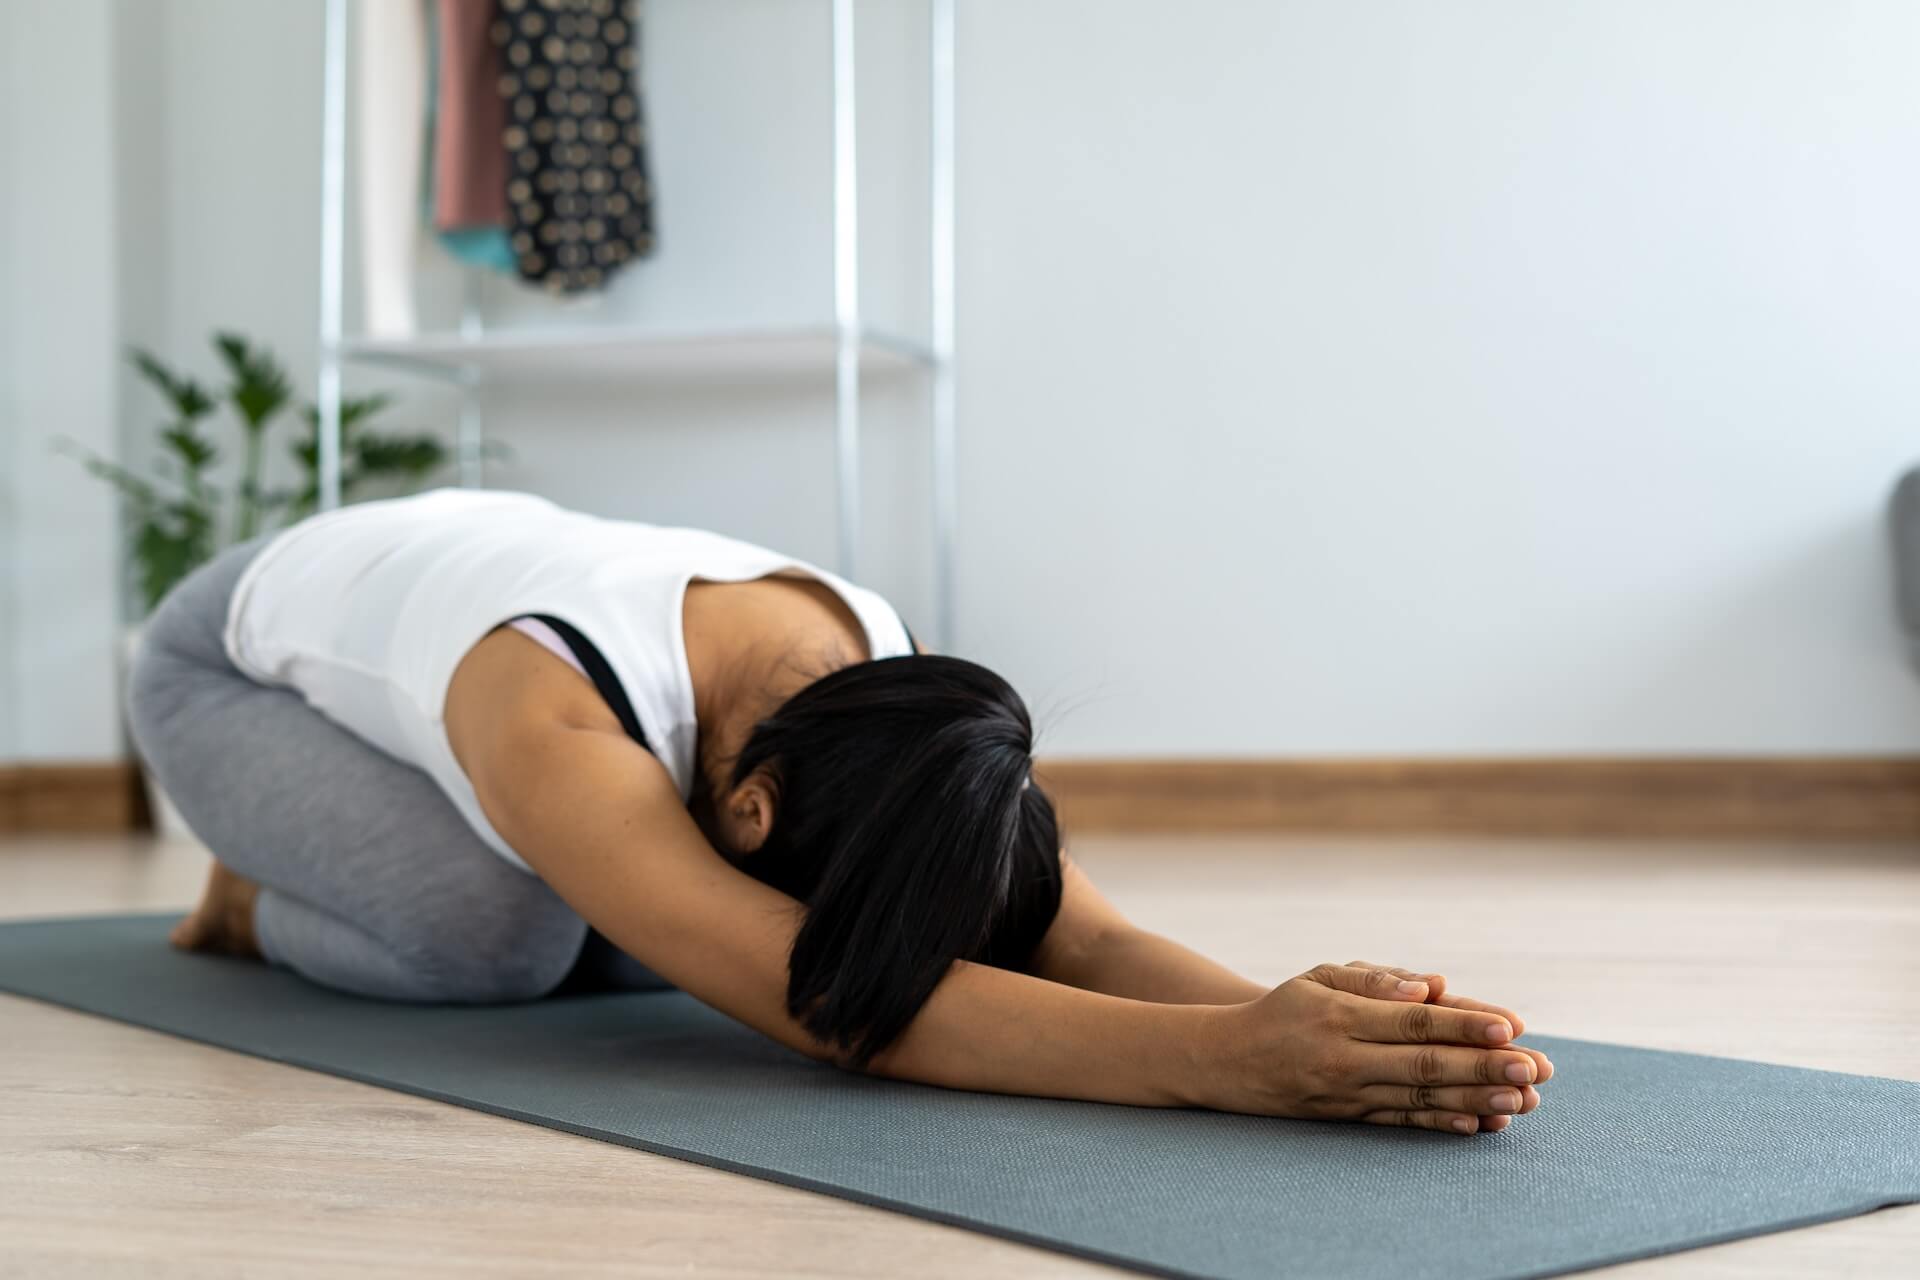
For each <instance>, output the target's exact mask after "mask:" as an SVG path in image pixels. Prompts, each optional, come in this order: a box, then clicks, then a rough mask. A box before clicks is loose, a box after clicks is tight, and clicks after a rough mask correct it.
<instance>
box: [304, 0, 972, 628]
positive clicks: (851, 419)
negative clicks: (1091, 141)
mask: <svg viewBox="0 0 1920 1280" xmlns="http://www.w3.org/2000/svg"><path fill="white" fill-rule="evenodd" d="M348 2H349V0H324V4H325V6H326V11H325V59H324V67H323V72H322V116H321V156H320V314H319V327H320V348H319V372H318V388H317V390H318V394H317V397H316V402H317V405H318V408H319V417H320V439H319V472H320V474H319V481H320V494H319V499H320V501H319V505H320V508H321V509H322V510H328V509H331V508H333V507H337V506H339V505H340V475H341V457H340V407H341V387H342V381H343V376H344V372H345V366H346V365H347V364H348V363H350V362H367V363H376V364H380V365H382V366H384V367H387V368H392V369H400V370H404V371H407V372H411V373H418V374H425V375H429V376H440V377H446V378H450V379H451V380H452V381H453V382H454V383H455V384H456V385H458V387H459V388H460V411H459V418H458V426H457V428H456V432H455V447H454V456H455V459H456V462H457V464H458V469H459V476H460V483H461V484H463V485H479V484H483V483H484V482H485V478H486V476H485V463H484V456H483V450H482V444H483V441H484V438H485V431H486V419H485V411H484V408H485V406H484V398H485V397H484V394H483V393H484V390H485V385H486V376H485V375H486V370H485V368H484V364H483V360H482V358H481V357H483V356H484V355H486V354H487V353H488V352H490V351H497V350H499V349H500V346H501V344H502V340H505V342H506V343H508V344H511V343H514V342H516V341H517V340H520V339H524V340H525V344H526V346H528V347H539V346H543V345H546V344H554V345H563V344H564V343H565V342H566V340H567V338H566V335H565V334H564V333H562V334H559V335H556V334H554V333H551V332H547V331H539V330H532V331H524V332H523V331H513V330H495V331H491V332H489V331H488V330H487V328H486V325H485V321H484V318H483V316H482V314H481V308H480V303H479V271H480V269H479V268H474V267H469V268H467V269H466V270H467V276H466V290H465V297H464V300H463V305H462V307H461V316H460V327H459V330H458V332H457V333H456V334H453V335H441V336H438V337H430V338H426V339H424V340H423V343H422V347H423V351H422V352H421V353H419V354H417V355H409V353H408V352H407V351H406V349H405V347H406V344H405V342H392V341H384V340H378V339H356V338H350V337H349V336H348V335H347V333H346V331H345V323H344V301H343V300H344V295H345V291H346V279H345V270H346V256H345V247H346V223H347V211H346V177H347V5H348ZM826 3H827V4H828V5H829V6H830V9H831V19H832V74H833V321H832V334H833V356H834V359H833V375H834V433H833V447H834V477H835V490H834V507H835V513H834V514H835V529H836V535H837V554H838V557H839V558H838V562H837V564H836V566H835V568H836V571H837V572H838V573H839V574H840V575H841V576H842V577H846V578H849V579H853V578H854V577H855V575H856V572H857V567H858V561H859V545H860V535H861V501H860V372H861V354H862V348H863V347H868V348H880V349H882V350H884V351H886V352H887V353H888V354H889V355H891V356H895V357H904V358H906V359H909V360H911V361H913V362H915V363H917V364H918V365H920V366H922V367H924V369H925V370H926V374H927V391H928V396H927V425H928V441H929V455H930V459H931V465H930V468H929V470H930V475H929V477H928V479H929V484H930V490H931V515H932V526H933V613H934V617H933V636H934V642H935V644H936V646H937V647H939V648H941V649H949V648H950V647H951V646H952V643H953V632H954V623H955V616H954V611H955V601H954V539H955V536H956V528H955V515H956V507H957V499H956V483H955V476H954V471H955V465H956V452H955V428H956V418H955V388H954V369H953V358H954V204H955V193H954V23H955V11H956V7H957V5H956V0H926V4H927V15H928V41H927V51H928V65H927V71H928V88H929V94H930V98H929V102H928V106H929V113H928V136H927V159H928V163H927V171H928V172H927V178H928V195H929V216H928V245H929V253H928V261H927V271H928V283H929V289H928V298H929V314H928V316H927V330H928V335H929V337H928V340H927V342H926V343H924V344H922V343H919V342H916V341H912V340H906V339H900V338H897V337H893V336H891V335H886V334H883V333H878V332H876V331H874V330H871V329H866V328H863V326H862V323H861V317H860V190H859V148H858V123H859V115H858V111H857V108H856V103H855V94H854V90H855V81H856V78H857V75H856V73H857V69H858V67H857V63H856V60H855V43H854V0H826ZM814 331H815V330H809V331H808V332H814ZM574 332H575V333H576V334H578V336H579V337H580V338H581V340H582V341H584V342H588V343H593V342H602V343H604V342H608V341H619V340H620V331H619V330H617V329H614V328H612V327H611V326H609V327H608V329H606V330H604V331H601V332H598V333H592V334H589V333H584V332H581V331H578V330H576V331H574ZM768 336H769V335H767V334H766V333H765V332H764V331H762V332H758V333H754V334H751V335H748V334H742V335H741V337H740V340H741V341H742V342H743V343H751V342H754V341H764V340H765V339H766V338H767V337H768ZM700 337H701V338H702V339H703V340H706V341H708V342H711V341H713V340H715V339H716V338H717V337H720V335H700ZM632 340H633V341H635V342H643V341H657V343H658V345H659V346H660V347H661V348H662V349H665V348H670V347H671V345H672V344H673V343H674V342H676V341H680V339H676V338H673V337H665V338H657V339H647V338H643V337H640V336H637V335H636V336H634V337H633V338H632ZM469 347H470V348H471V351H470V352H469V353H468V354H470V355H471V357H472V358H470V359H462V358H461V356H462V354H463V352H464V351H466V349H467V348H469ZM523 349H524V348H523Z"/></svg>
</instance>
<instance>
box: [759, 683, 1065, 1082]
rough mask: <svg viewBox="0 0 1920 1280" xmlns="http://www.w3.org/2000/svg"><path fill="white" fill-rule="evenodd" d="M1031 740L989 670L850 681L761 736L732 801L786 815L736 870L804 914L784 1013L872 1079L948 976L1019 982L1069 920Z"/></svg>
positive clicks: (766, 725)
mask: <svg viewBox="0 0 1920 1280" xmlns="http://www.w3.org/2000/svg"><path fill="white" fill-rule="evenodd" d="M1032 753H1033V725H1032V722H1031V720H1030V719H1029V718H1028V715H1027V708H1026V704H1025V703H1024V702H1022V701H1021V699H1020V696H1019V695H1018V694H1017V693H1015V692H1014V691H1013V688H1012V686H1010V685H1008V684H1007V682H1006V681H1005V680H1003V679H1001V678H1000V677H999V676H997V675H995V674H994V673H993V672H992V671H989V670H988V669H987V668H985V667H983V666H980V665H979V664H978V663H974V662H968V661H967V660H965V659H963V658H954V657H949V656H947V655H944V654H911V655H906V656H902V657H896V658H880V659H877V660H873V661H867V662H858V663H854V664H853V665H851V666H847V667H842V668H841V669H840V670H838V671H835V672H833V673H832V674H830V675H827V676H823V677H821V678H820V679H818V680H816V681H814V682H813V683H812V684H810V685H808V686H806V687H805V688H803V689H802V690H801V691H800V692H799V693H797V694H795V695H793V696H792V697H791V698H789V699H787V701H786V702H784V703H783V704H781V706H780V707H779V708H778V709H777V710H775V711H774V713H773V714H772V715H770V716H768V717H767V718H766V719H764V720H762V721H760V722H759V723H758V724H757V725H755V726H754V729H753V733H752V735H751V736H750V737H749V738H748V739H747V742H746V745H745V746H744V747H743V748H742V749H741V752H740V755H739V756H738V758H737V759H735V760H734V762H733V767H732V770H731V778H730V780H729V782H728V784H727V785H728V788H729V789H731V788H732V787H734V786H737V785H739V783H740V782H741V781H743V780H744V779H745V778H746V777H747V775H748V774H750V773H752V772H753V771H754V770H755V769H756V768H760V767H763V766H764V767H766V768H767V769H768V772H769V773H770V774H771V775H772V777H773V779H774V786H775V790H776V793H777V799H776V802H775V805H774V817H773V823H772V826H771V827H770V829H769V830H768V833H767V837H766V839H765V841H764V842H763V843H762V844H761V845H760V847H759V848H758V849H756V850H754V851H753V852H752V853H751V854H749V855H748V856H747V857H746V858H745V859H744V861H743V862H742V863H741V864H740V865H741V869H742V870H744V871H746V872H747V873H748V874H750V875H752V876H754V877H755V878H756V879H759V880H762V881H764V882H765V883H767V884H769V885H772V886H773V887H774V888H777V889H779V890H781V891H782V892H784V893H787V894H789V895H790V896H792V897H794V898H797V899H798V900H800V901H801V902H803V903H805V904H806V907H807V917H806V921H805V923H804V924H803V925H802V926H801V928H800V932H799V935H798V936H797V937H796V938H795V939H794V943H793V951H792V953H791V956H790V958H789V962H788V971H789V979H788V984H787V1011H788V1012H789V1013H790V1014H792V1015H793V1017H794V1018H796V1019H798V1020H799V1021H800V1023H801V1025H803V1026H805V1027H806V1028H807V1029H808V1030H809V1031H811V1032H812V1033H813V1034H814V1035H815V1036H817V1037H819V1038H820V1039H821V1040H824V1041H828V1042H830V1043H832V1044H835V1045H837V1046H839V1048H840V1049H841V1050H843V1051H844V1053H845V1055H846V1060H847V1061H848V1064H849V1065H851V1066H853V1067H855V1068H858V1069H864V1068H865V1067H866V1066H867V1065H868V1064H869V1063H870V1062H871V1060H872V1058H873V1057H874V1055H875V1054H877V1053H879V1052H880V1051H881V1050H882V1049H885V1048H886V1047H887V1046H888V1045H890V1044H891V1043H893V1041H894V1040H895V1039H897V1038H898V1037H899V1035H900V1034H901V1032H903V1031H905V1030H906V1028H907V1024H908V1023H910V1022H912V1021H913V1018H914V1015H915V1014H917V1013H919V1011H920V1007H921V1006H922V1005H924V1004H925V1003H926V1001H927V997H929V996H930V995H932V994H933V989H934V988H935V987H936V986H938V985H939V983H940V980H941V979H942V978H943V977H945V976H946V973H947V970H948V969H949V967H950V966H951V965H952V963H953V961H955V960H973V961H976V962H978V963H982V964H990V965H995V966H997V967H1000V968H1009V969H1023V968H1025V967H1026V966H1027V965H1028V964H1029V963H1030V962H1031V960H1032V957H1033V953H1034V950H1035V949H1036V948H1037V947H1038V946H1039V944H1040V940H1041V938H1042V937H1043V936H1044V935H1045V933H1046V931H1047V929H1048V928H1049V927H1050V926H1051V925H1052V923H1053V919H1054V916H1055V915H1056V914H1058V912H1059V909H1060V888H1061V880H1060V831H1059V823H1058V820H1057V819H1056V817H1055V814H1054V808H1053V802H1052V801H1051V800H1050V799H1048V797H1047V795H1046V793H1045V792H1044V791H1043V790H1042V789H1041V788H1040V785H1039V784H1038V783H1037V782H1033V781H1032V775H1031V772H1030V770H1031V768H1032V764H1033V754H1032Z"/></svg>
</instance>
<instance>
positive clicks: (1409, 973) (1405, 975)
mask: <svg viewBox="0 0 1920 1280" xmlns="http://www.w3.org/2000/svg"><path fill="white" fill-rule="evenodd" d="M1347 967H1348V968H1349V969H1384V970H1386V971H1387V972H1388V973H1390V974H1392V975H1393V976H1394V977H1396V978H1401V979H1404V980H1405V981H1408V982H1424V983H1426V984H1427V999H1428V1000H1430V1001H1433V1000H1439V999H1440V998H1441V997H1442V996H1444V995H1446V993H1447V980H1446V978H1445V977H1444V976H1442V975H1441V974H1437V973H1416V972H1415V971H1414V970H1412V969H1398V968H1395V967H1394V966H1393V965H1390V964H1375V963H1373V961H1371V960H1349V961H1348V962H1347Z"/></svg>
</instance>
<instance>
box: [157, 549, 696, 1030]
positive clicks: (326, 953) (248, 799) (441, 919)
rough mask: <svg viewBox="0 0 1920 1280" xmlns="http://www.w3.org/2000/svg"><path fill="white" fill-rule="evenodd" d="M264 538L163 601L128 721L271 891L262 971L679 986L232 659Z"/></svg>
mask: <svg viewBox="0 0 1920 1280" xmlns="http://www.w3.org/2000/svg"><path fill="white" fill-rule="evenodd" d="M265 540H266V539H265V537H264V536H263V537H260V538H255V539H254V540H253V541H251V542H247V543H243V544H241V545H239V546H236V547H232V548H229V549H228V550H227V551H225V552H223V553H222V554H221V555H219V556H217V557H215V558H214V560H213V561H212V562H210V563H208V564H206V565H203V566H202V567H201V568H199V569H197V570H196V571H195V572H194V573H193V574H191V575H190V576H189V577H188V578H187V579H186V580H185V581H183V582H181V583H180V584H179V586H177V587H175V588H174V590H173V591H172V592H171V593H169V594H168V596H167V598H166V599H165V600H164V601H162V602H161V604H160V607H159V609H158V610H157V611H156V612H155V613H154V615H153V617H152V619H151V620H150V621H149V622H148V624H147V627H146V630H145V632H144V634H143V636H142V640H141V645H140V653H139V656H138V658H137V659H136V660H135V662H134V666H133V672H132V676H131V679H130V680H129V682H128V690H127V713H128V718H129V721H130V723H131V726H132V730H133V737H134V741H135V743H136V744H137V745H138V747H139V749H140V754H141V757H142V759H143V760H144V762H145V764H146V767H147V768H148V769H150V770H152V771H153V773H154V774H155V776H156V777H157V778H158V779H159V781H160V784H161V785H162V786H163V787H165V788H166V791H167V793H168V795H169V796H171V797H172V799H173V801H174V803H175V804H176V805H178V806H179V809H180V812H181V814H182V816H184V817H185V818H186V820H187V823H188V825H190V826H191V827H192V828H193V830H194V833H195V834H196V835H198V836H199V837H200V838H201V839H202V840H204V841H205V842H206V843H207V845H208V847H209V848H210V849H212V851H213V853H214V856H215V857H217V858H218V859H219V860H220V861H221V862H223V863H225V864H226V865H228V866H229V867H232V868H233V869H234V870H235V871H237V872H239V873H240V874H241V875H243V876H245V877H247V878H248V879H249V880H253V881H255V882H256V883H258V884H259V885H260V896H259V900H258V903H257V905H256V906H255V908H254V930H255V933H256V934H257V935H258V939H259V943H260V949H261V952H262V953H263V954H264V955H265V957H266V958H267V960H268V962H269V963H272V964H276V965H280V966H283V967H285V968H288V969H292V970H294V971H295V972H296V973H299V974H302V975H304V976H305V977H307V978H309V979H311V980H313V981H314V982H318V983H321V984H323V985H325V986H329V987H335V988H338V989H340V990H343V991H350V992H354V993H356V994H359V995H367V996H376V997H380V998H384V999H389V1000H418V1001H454V1002H461V1003H491V1002H496V1001H511V1000H530V999H534V998H536V997H539V996H544V995H547V994H550V993H552V992H554V991H555V990H557V989H561V988H562V987H563V984H564V986H565V989H567V990H574V989H585V990H593V989H605V988H642V989H645V988H658V987H662V986H665V985H667V984H666V983H665V982H664V981H663V980H662V979H661V978H659V977H658V976H657V975H655V974H653V973H652V972H651V971H650V970H648V969H646V968H645V967H644V966H642V965H640V964H639V963H638V962H637V961H634V960H632V959H631V958H629V957H627V956H625V955H622V954H621V953H620V952H619V951H618V949H616V948H614V947H613V946H612V945H611V944H610V943H608V942H606V940H605V939H604V938H602V937H601V936H600V935H599V934H598V933H597V932H594V931H592V930H590V929H589V928H588V926H587V922H586V921H585V920H584V919H582V918H581V917H580V916H579V914H578V913H576V912H575V911H574V910H573V909H572V908H571V907H569V906H568V905H567V904H566V903H565V902H563V901H562V900H561V899H560V897H559V895H557V894H555V893H554V892H553V890H551V889H550V888H548V887H547V885H546V883H545V882H544V881H542V880H541V879H540V878H539V877H537V876H533V875H529V874H528V873H526V872H524V871H521V870H520V869H519V868H517V867H514V866H512V865H510V864H508V863H507V862H506V861H504V860H503V859H501V858H500V856H499V855H498V854H496V853H494V852H493V850H491V849H489V848H488V847H487V846H486V845H485V844H484V843H482V842H481V840H480V838H479V836H477V835H476V834H475V833H474V831H473V829H472V828H471V827H469V826H468V825H467V823H466V820H465V819H463V818H462V817H461V816H460V814H459V811H458V810H456V809H455V808H454V807H453V804H452V802H451V801H449V800H448V799H447V797H446V796H445V794H443V793H442V792H441V790H440V788H439V787H438V786H437V785H436V784H435V783H434V781H433V780H432V779H431V778H429V777H428V776H427V775H426V774H425V773H424V772H422V771H421V770H419V769H416V768H414V767H413V766H411V765H409V764H406V763H403V762H402V761H399V760H396V759H395V758H393V757H392V756H389V755H387V754H385V753H384V752H382V751H380V750H378V749H377V748H375V747H373V746H372V745H370V744H369V743H367V742H365V741H364V740H362V739H360V738H358V737H356V736H354V735H353V734H352V733H350V732H349V731H348V730H346V729H344V728H342V727H341V726H340V725H338V724H335V723H334V722H333V721H331V720H329V719H327V718H326V717H325V716H323V715H321V714H320V713H319V712H318V711H315V710H314V709H313V708H312V707H310V706H308V705H307V703H306V701H305V700H304V699H303V698H301V696H300V695H299V694H298V693H296V692H294V691H293V690H290V689H284V688H278V687H274V686H269V685H263V684H260V683H258V682H256V681H254V680H252V679H251V678H249V677H248V676H246V675H245V674H243V673H242V672H241V671H240V670H239V669H238V668H236V667H235V666H234V665H233V663H232V661H231V660H230V659H229V658H228V657H227V653H226V649H225V646H224V645H223V643H222V640H221V632H222V629H223V627H224V625H225V621H226V616H227V601H228V598H229V597H230V596H231V595H232V594H233V588H234V584H235V583H236V582H237V581H238V580H239V577H240V572H241V570H242V569H244V568H245V567H246V564H247V562H248V561H249V560H250V559H252V558H253V555H254V553H255V552H257V551H258V550H259V549H260V547H261V545H262V544H263V543H264V542H265Z"/></svg>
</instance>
